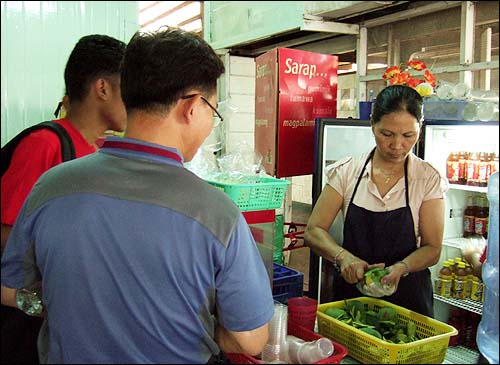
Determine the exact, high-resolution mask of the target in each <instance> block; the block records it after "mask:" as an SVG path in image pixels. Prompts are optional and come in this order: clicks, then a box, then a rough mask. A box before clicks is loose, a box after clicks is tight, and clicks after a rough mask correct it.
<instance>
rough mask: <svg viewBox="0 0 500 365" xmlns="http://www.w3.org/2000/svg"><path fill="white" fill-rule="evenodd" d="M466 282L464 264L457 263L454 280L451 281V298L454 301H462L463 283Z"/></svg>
mask: <svg viewBox="0 0 500 365" xmlns="http://www.w3.org/2000/svg"><path fill="white" fill-rule="evenodd" d="M466 280H467V272H466V271H465V263H463V262H459V263H457V270H456V273H455V280H454V281H453V297H454V298H455V299H464V289H465V282H466Z"/></svg>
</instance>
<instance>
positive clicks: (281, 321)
mask: <svg viewBox="0 0 500 365" xmlns="http://www.w3.org/2000/svg"><path fill="white" fill-rule="evenodd" d="M287 332H288V307H287V306H286V305H284V304H281V303H274V315H273V318H272V319H271V321H270V322H269V340H268V341H267V343H268V344H271V345H281V344H283V343H285V342H286V335H287Z"/></svg>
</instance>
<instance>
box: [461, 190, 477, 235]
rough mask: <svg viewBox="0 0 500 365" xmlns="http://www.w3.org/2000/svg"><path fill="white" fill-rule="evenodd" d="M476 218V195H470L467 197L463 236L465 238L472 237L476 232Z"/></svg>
mask: <svg viewBox="0 0 500 365" xmlns="http://www.w3.org/2000/svg"><path fill="white" fill-rule="evenodd" d="M474 218H475V212H474V197H473V196H472V195H469V196H468V197H467V206H466V207H465V210H464V234H463V236H464V237H465V238H467V237H470V236H472V235H473V234H474V229H475V226H474Z"/></svg>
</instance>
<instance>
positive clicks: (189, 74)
mask: <svg viewBox="0 0 500 365" xmlns="http://www.w3.org/2000/svg"><path fill="white" fill-rule="evenodd" d="M222 73H224V64H223V62H222V61H221V59H220V58H219V56H217V54H216V53H215V51H214V50H213V49H212V47H210V45H209V44H208V43H207V42H206V41H205V40H203V38H201V37H200V36H198V35H197V34H196V33H193V32H187V31H184V30H182V29H178V28H166V29H165V30H160V31H158V32H154V33H140V32H137V33H136V34H135V35H134V36H133V37H132V39H131V40H130V42H129V44H128V46H127V50H126V52H125V58H124V61H123V67H122V78H121V93H122V99H123V102H124V103H125V107H126V109H127V112H130V111H131V110H133V109H143V110H149V111H157V112H167V111H168V109H169V108H170V107H171V106H172V105H173V104H174V103H175V102H176V101H177V100H178V99H179V98H180V97H182V96H184V95H185V93H186V92H187V91H188V90H189V89H199V90H200V92H202V93H205V94H206V95H211V94H213V93H214V92H215V90H216V89H217V79H218V78H219V76H220V75H221V74H222Z"/></svg>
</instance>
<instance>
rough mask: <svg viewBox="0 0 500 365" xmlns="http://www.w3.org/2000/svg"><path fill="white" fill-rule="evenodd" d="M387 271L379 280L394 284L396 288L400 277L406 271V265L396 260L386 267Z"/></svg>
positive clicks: (383, 282)
mask: <svg viewBox="0 0 500 365" xmlns="http://www.w3.org/2000/svg"><path fill="white" fill-rule="evenodd" d="M387 271H389V274H387V275H386V276H384V277H382V278H381V279H380V282H381V283H382V284H384V285H385V284H391V285H394V287H395V288H396V290H398V284H399V281H400V280H401V277H402V276H403V274H404V273H405V272H406V266H405V265H404V264H403V263H401V262H396V263H395V264H394V265H392V266H389V267H387Z"/></svg>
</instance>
